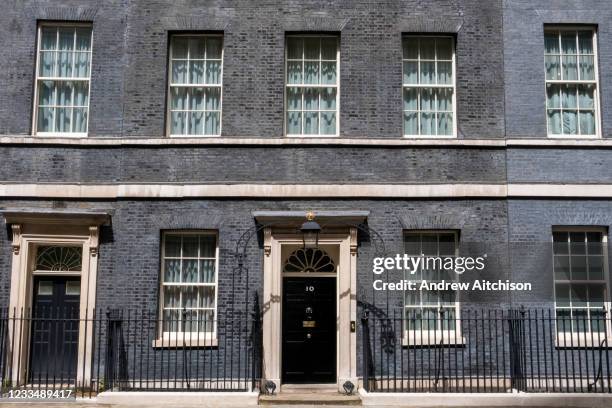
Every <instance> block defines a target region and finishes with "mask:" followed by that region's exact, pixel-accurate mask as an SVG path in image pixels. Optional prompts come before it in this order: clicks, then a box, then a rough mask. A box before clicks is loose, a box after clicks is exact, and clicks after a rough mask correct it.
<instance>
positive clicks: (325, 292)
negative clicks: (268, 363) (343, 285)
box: [282, 277, 336, 383]
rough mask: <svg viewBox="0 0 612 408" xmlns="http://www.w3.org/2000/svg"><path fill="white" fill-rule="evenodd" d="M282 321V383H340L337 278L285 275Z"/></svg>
mask: <svg viewBox="0 0 612 408" xmlns="http://www.w3.org/2000/svg"><path fill="white" fill-rule="evenodd" d="M282 323H283V342H282V345H283V350H282V359H283V370H282V382H284V383H333V382H336V278H335V277H333V278H332V277H330V278H327V277H325V278H308V277H305V278H303V277H286V278H284V279H283V322H282Z"/></svg>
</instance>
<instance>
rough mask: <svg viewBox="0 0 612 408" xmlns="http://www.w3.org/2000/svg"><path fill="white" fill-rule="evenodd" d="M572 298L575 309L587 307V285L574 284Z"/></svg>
mask: <svg viewBox="0 0 612 408" xmlns="http://www.w3.org/2000/svg"><path fill="white" fill-rule="evenodd" d="M570 296H571V299H572V306H573V307H583V306H586V305H587V300H588V298H587V285H581V284H577V283H572V285H571V286H570Z"/></svg>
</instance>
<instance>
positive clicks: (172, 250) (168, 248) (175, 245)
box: [164, 234, 181, 257]
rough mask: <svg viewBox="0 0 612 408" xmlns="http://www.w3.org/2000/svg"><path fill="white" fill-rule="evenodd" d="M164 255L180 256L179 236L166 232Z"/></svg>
mask: <svg viewBox="0 0 612 408" xmlns="http://www.w3.org/2000/svg"><path fill="white" fill-rule="evenodd" d="M164 244H165V246H164V256H166V257H179V256H181V236H180V235H170V234H166V236H165V241H164Z"/></svg>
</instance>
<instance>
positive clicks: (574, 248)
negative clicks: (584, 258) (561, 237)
mask: <svg viewBox="0 0 612 408" xmlns="http://www.w3.org/2000/svg"><path fill="white" fill-rule="evenodd" d="M569 239H570V252H571V254H572V255H582V254H585V253H586V241H585V240H586V235H585V233H584V232H570V233H569Z"/></svg>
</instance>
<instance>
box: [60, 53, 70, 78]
mask: <svg viewBox="0 0 612 408" xmlns="http://www.w3.org/2000/svg"><path fill="white" fill-rule="evenodd" d="M72 55H73V53H72V52H70V51H59V52H58V60H59V61H58V70H57V72H56V76H58V77H62V78H71V77H72Z"/></svg>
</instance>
